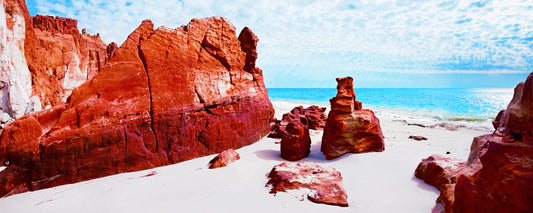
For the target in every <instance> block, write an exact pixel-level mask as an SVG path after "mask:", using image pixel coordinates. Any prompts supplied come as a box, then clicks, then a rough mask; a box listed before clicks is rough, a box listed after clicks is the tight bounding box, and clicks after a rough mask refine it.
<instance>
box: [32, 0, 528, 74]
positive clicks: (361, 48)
mask: <svg viewBox="0 0 533 213" xmlns="http://www.w3.org/2000/svg"><path fill="white" fill-rule="evenodd" d="M28 4H35V5H36V7H35V8H37V9H38V10H39V12H42V13H45V14H53V15H61V16H68V17H72V18H76V19H78V20H79V22H78V23H79V25H80V28H87V31H88V32H91V33H96V32H98V33H100V35H101V37H102V38H103V39H104V41H106V42H111V41H116V42H117V43H121V42H122V41H124V39H125V38H126V36H127V35H128V34H129V33H130V32H131V31H132V30H133V29H134V28H135V27H137V26H138V25H139V23H140V22H141V21H142V20H143V19H147V18H150V19H152V20H153V21H154V23H155V24H156V25H166V26H169V27H178V26H180V25H183V24H187V22H188V21H189V20H190V19H191V18H198V17H208V16H224V17H227V18H229V20H230V21H232V22H233V24H234V25H235V26H236V28H237V30H240V29H241V28H242V27H244V26H249V27H251V29H252V30H253V31H254V32H255V33H256V34H257V35H258V36H259V38H260V46H259V54H260V57H259V61H258V64H259V65H260V66H264V67H281V66H284V65H290V66H303V67H315V68H316V67H319V68H320V67H323V66H324V65H329V66H328V67H330V71H339V72H343V71H346V70H353V71H360V70H368V71H380V72H381V71H385V72H427V73H442V72H447V73H452V72H455V73H472V72H479V73H506V72H510V73H515V72H521V73H527V72H529V71H530V70H531V68H532V67H533V21H532V20H533V1H528V0H522V1H519V0H492V1H491V0H486V1H485V0H480V1H470V0H467V1H459V0H448V1H441V2H437V1H402V0H390V1H388V0H380V1H375V0H360V1H344V0H331V1H266V0H250V1H248V0H237V1H232V2H227V1H216V0H207V1H198V0H183V1H178V0H135V1H133V0H116V1H106V0H55V1H50V0H46V1H45V0H28ZM317 69H318V68H317ZM320 69H321V68H320ZM273 72H280V73H283V70H273ZM296 72H305V70H301V71H296ZM265 75H267V74H265ZM282 75H283V74H282ZM282 75H281V76H282Z"/></svg>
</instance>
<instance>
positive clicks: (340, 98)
mask: <svg viewBox="0 0 533 213" xmlns="http://www.w3.org/2000/svg"><path fill="white" fill-rule="evenodd" d="M336 80H337V96H335V97H334V98H332V99H330V103H331V111H330V112H329V115H328V119H327V122H326V128H325V129H324V135H323V136H322V146H321V151H322V153H324V155H325V156H326V159H328V160H331V159H333V158H336V157H339V156H341V155H343V154H345V153H348V152H352V153H361V152H381V151H383V150H385V144H384V141H383V133H382V131H381V126H380V124H379V119H378V118H377V117H376V116H375V115H374V112H372V111H371V110H368V109H362V104H361V102H359V101H357V99H356V98H355V92H354V90H353V78H352V77H345V78H337V79H336Z"/></svg>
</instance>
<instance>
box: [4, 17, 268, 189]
mask: <svg viewBox="0 0 533 213" xmlns="http://www.w3.org/2000/svg"><path fill="white" fill-rule="evenodd" d="M246 33H251V31H250V32H246ZM246 42H247V41H242V42H241V41H239V40H238V39H237V37H236V34H235V28H234V27H233V26H232V25H231V24H230V23H229V22H228V21H227V20H226V19H224V18H219V17H213V18H206V19H193V20H192V21H191V22H189V24H188V25H186V26H182V27H179V28H177V29H170V28H167V27H164V26H163V27H159V28H158V29H154V28H153V24H152V22H151V21H149V20H146V21H143V23H142V24H141V25H140V26H139V27H138V28H137V29H136V30H135V31H134V32H133V33H132V34H130V36H129V37H128V39H127V40H126V42H124V44H122V45H121V46H120V48H118V49H116V50H114V51H113V48H111V52H114V53H113V54H112V55H113V57H112V58H111V59H110V60H109V62H108V63H106V64H105V65H104V66H103V67H102V69H101V71H100V73H99V74H97V75H96V76H95V77H94V78H92V79H91V80H89V81H88V82H86V83H84V84H82V85H81V86H80V87H78V88H76V89H74V91H73V92H72V95H71V96H70V97H69V99H68V101H67V103H66V104H65V105H58V106H56V107H53V108H51V109H49V110H46V111H41V112H37V113H34V114H30V115H26V116H25V117H23V118H21V119H19V120H17V121H15V122H13V123H12V124H10V125H8V126H6V128H5V129H4V133H3V134H2V137H1V139H0V163H4V162H8V161H9V163H10V166H9V167H8V169H6V170H4V172H2V173H0V180H6V179H5V178H4V177H11V176H13V175H16V176H17V178H18V179H19V180H20V179H23V180H26V181H25V182H24V183H23V184H22V185H24V186H20V185H21V184H18V185H17V184H11V185H14V186H13V187H9V188H4V189H2V191H0V195H6V194H9V193H12V192H13V190H15V189H19V188H24V187H26V188H27V189H28V190H37V189H41V188H46V187H52V186H57V185H61V184H65V183H73V182H78V181H83V180H88V179H92V178H97V177H102V176H106V175H111V174H117V173H122V172H128V171H137V170H142V169H147V168H153V167H157V166H162V165H168V164H173V163H178V162H181V161H185V160H189V159H193V158H197V157H201V156H205V155H210V154H215V153H220V152H222V151H223V150H226V149H228V148H234V149H236V148H239V147H242V146H245V145H248V144H251V143H253V142H255V141H257V140H259V139H260V138H262V137H263V136H265V135H266V134H267V133H268V132H269V130H270V126H269V125H270V122H271V120H272V118H273V115H274V110H273V108H272V104H271V103H270V101H269V99H268V96H267V94H266V93H265V91H266V89H265V88H264V86H263V85H264V84H263V82H262V76H261V72H260V70H259V69H258V68H255V67H254V68H252V69H250V70H244V67H245V65H246V64H249V63H251V64H254V63H255V62H253V63H252V61H246V55H247V54H248V52H253V51H251V50H250V49H248V52H246V51H244V50H243V49H241V45H242V43H246ZM246 44H247V45H249V46H251V47H253V48H252V49H254V48H255V43H252V44H248V43H246ZM249 60H253V57H252V59H249ZM12 165H13V166H17V167H18V168H20V169H19V170H17V171H20V172H19V173H11V172H5V171H10V169H9V168H10V167H11V166H12ZM8 182H9V181H8ZM7 185H10V184H7ZM11 185H10V186H11Z"/></svg>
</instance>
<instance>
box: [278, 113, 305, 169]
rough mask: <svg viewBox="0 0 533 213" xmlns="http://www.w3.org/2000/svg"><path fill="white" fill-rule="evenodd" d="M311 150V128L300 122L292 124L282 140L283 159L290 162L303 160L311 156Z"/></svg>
mask: <svg viewBox="0 0 533 213" xmlns="http://www.w3.org/2000/svg"><path fill="white" fill-rule="evenodd" d="M310 149H311V137H310V136H309V128H307V126H305V125H304V124H302V123H300V122H299V121H292V122H290V123H289V124H288V125H287V128H286V130H285V134H283V137H282V138H281V157H282V158H283V159H285V160H290V161H297V160H301V159H303V158H305V157H307V156H309V153H310Z"/></svg>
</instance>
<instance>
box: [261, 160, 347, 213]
mask: <svg viewBox="0 0 533 213" xmlns="http://www.w3.org/2000/svg"><path fill="white" fill-rule="evenodd" d="M268 177H269V178H270V179H269V180H268V182H267V186H270V187H271V190H270V193H271V194H276V193H278V192H286V191H287V190H295V189H301V188H307V189H310V190H311V193H309V194H308V195H307V199H309V200H311V201H313V202H315V203H325V204H329V205H337V206H348V201H347V198H348V196H347V195H346V191H345V190H344V187H343V186H342V176H341V173H340V172H338V171H337V170H335V168H333V167H326V166H321V165H318V164H315V163H288V162H285V163H281V164H279V165H276V166H274V168H272V171H271V172H270V174H269V175H268Z"/></svg>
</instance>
